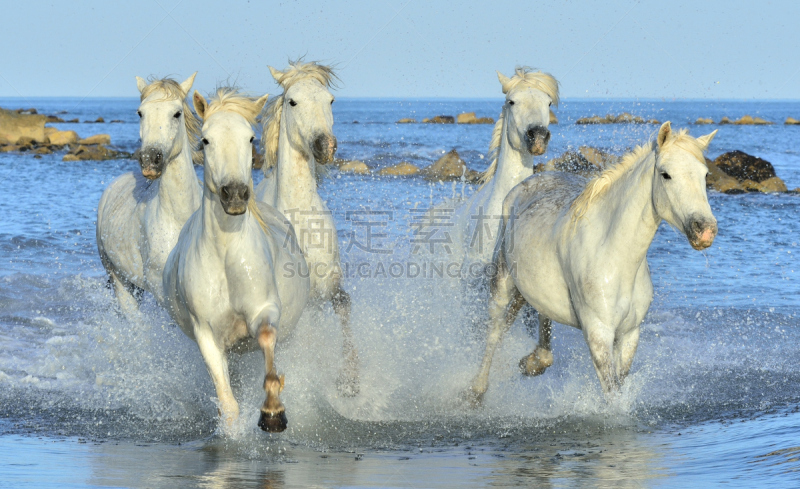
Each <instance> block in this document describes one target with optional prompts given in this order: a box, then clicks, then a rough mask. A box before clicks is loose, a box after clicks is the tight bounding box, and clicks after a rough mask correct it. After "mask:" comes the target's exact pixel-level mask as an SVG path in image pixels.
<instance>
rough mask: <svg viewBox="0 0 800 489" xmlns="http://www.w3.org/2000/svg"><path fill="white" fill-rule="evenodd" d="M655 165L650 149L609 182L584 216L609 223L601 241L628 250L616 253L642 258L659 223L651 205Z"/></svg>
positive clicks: (637, 258) (586, 218)
mask: <svg viewBox="0 0 800 489" xmlns="http://www.w3.org/2000/svg"><path fill="white" fill-rule="evenodd" d="M654 166H655V153H652V152H651V153H648V155H647V156H645V157H644V158H643V159H642V160H640V161H639V162H637V163H635V164H634V166H633V167H632V168H631V169H630V170H628V171H627V172H626V173H625V174H624V175H623V176H621V177H620V178H619V180H617V181H615V182H614V183H612V184H611V188H609V189H608V190H607V191H606V193H605V194H604V195H603V196H602V197H601V198H600V199H601V200H600V201H599V202H597V204H596V205H594V206H593V212H588V213H587V215H586V216H585V217H584V221H585V222H587V223H592V222H595V223H600V222H607V223H608V225H607V229H606V230H605V233H604V234H603V237H602V239H603V241H604V242H606V243H609V244H610V245H611V248H610V249H615V250H627V251H626V252H625V253H616V254H615V256H616V257H619V258H624V257H628V258H627V259H630V258H629V257H631V256H633V258H634V260H635V261H637V262H641V261H642V260H644V259H645V258H646V256H647V250H648V249H649V248H650V244H651V243H652V242H653V238H655V235H656V231H657V230H658V226H659V224H661V217H659V215H658V213H657V212H656V209H655V207H654V206H653V178H654V177H653V175H654ZM609 221H610V222H609ZM590 226H591V224H590Z"/></svg>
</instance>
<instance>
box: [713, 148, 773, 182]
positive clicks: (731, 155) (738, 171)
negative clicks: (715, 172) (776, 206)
mask: <svg viewBox="0 0 800 489" xmlns="http://www.w3.org/2000/svg"><path fill="white" fill-rule="evenodd" d="M714 164H715V165H716V166H717V168H719V169H720V170H722V171H723V172H725V174H726V175H729V176H732V177H734V178H736V179H737V180H740V181H744V180H752V181H754V182H756V183H759V182H763V181H764V180H767V179H769V178H772V177H775V176H777V175H775V168H774V167H773V166H772V163H770V162H769V161H766V160H762V159H761V158H758V157H755V156H751V155H749V154H747V153H744V152H742V151H738V150H737V151H731V152H728V153H725V154H722V155H719V156H718V157H717V159H716V160H714Z"/></svg>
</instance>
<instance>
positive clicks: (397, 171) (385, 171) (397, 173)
mask: <svg viewBox="0 0 800 489" xmlns="http://www.w3.org/2000/svg"><path fill="white" fill-rule="evenodd" d="M417 173H419V168H418V167H417V166H415V165H413V164H411V163H409V162H407V161H402V162H400V163H398V164H396V165H394V166H388V167H386V168H381V169H380V171H378V175H381V176H394V177H407V176H411V175H416V174H417Z"/></svg>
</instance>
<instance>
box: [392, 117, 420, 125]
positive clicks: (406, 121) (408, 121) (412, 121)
mask: <svg viewBox="0 0 800 489" xmlns="http://www.w3.org/2000/svg"><path fill="white" fill-rule="evenodd" d="M416 123H417V120H416V119H411V118H409V117H405V118H403V119H400V120H399V121H397V122H396V124H416Z"/></svg>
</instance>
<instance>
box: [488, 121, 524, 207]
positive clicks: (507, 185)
mask: <svg viewBox="0 0 800 489" xmlns="http://www.w3.org/2000/svg"><path fill="white" fill-rule="evenodd" d="M531 175H533V156H532V155H531V154H530V153H528V152H527V151H519V150H516V149H514V148H513V147H512V146H511V144H510V143H509V142H508V119H507V118H504V122H503V132H502V134H501V136H500V151H498V154H497V171H496V173H495V176H494V178H493V179H492V180H493V181H494V183H493V194H496V195H499V196H500V198H501V199H503V198H505V196H506V195H507V194H508V192H509V191H510V190H511V189H512V188H514V187H515V186H516V185H517V184H518V183H519V182H521V181H523V180H525V179H526V178H528V177H529V176H531Z"/></svg>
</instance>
